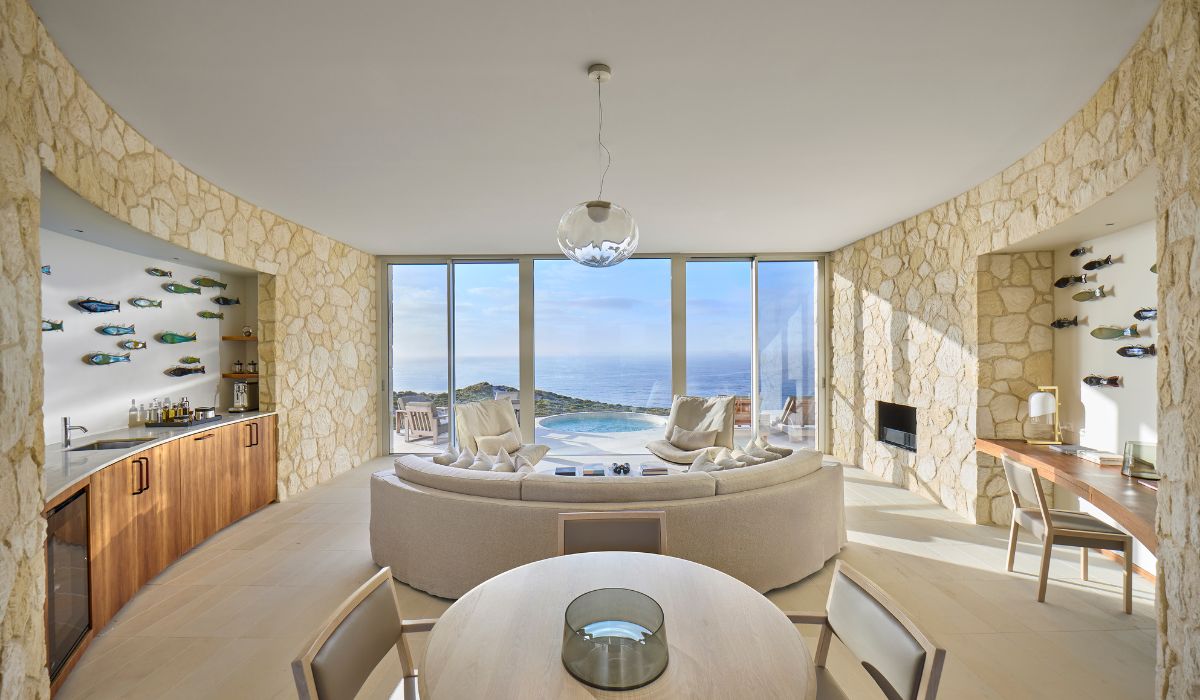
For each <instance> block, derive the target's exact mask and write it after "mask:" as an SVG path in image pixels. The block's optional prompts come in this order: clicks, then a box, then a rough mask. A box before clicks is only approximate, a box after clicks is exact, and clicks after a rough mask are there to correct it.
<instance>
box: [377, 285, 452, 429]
mask: <svg viewBox="0 0 1200 700" xmlns="http://www.w3.org/2000/svg"><path fill="white" fill-rule="evenodd" d="M389 268H390V272H391V287H390V293H391V302H392V304H391V306H392V337H391V365H392V372H391V374H392V377H391V379H392V387H391V392H392V416H391V426H392V451H393V452H441V451H442V450H443V449H445V446H446V441H447V440H448V439H449V434H448V433H449V427H450V425H449V419H448V404H447V401H446V398H447V387H448V386H449V385H450V380H449V370H448V368H447V353H448V349H447V342H446V340H447V339H446V324H447V322H448V314H447V312H448V309H447V301H446V266H445V265H444V264H436V265H426V264H413V265H391V266H389Z"/></svg>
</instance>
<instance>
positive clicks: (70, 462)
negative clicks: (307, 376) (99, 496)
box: [42, 411, 275, 503]
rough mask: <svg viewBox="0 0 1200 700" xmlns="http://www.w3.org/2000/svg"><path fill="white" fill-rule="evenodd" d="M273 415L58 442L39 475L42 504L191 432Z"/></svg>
mask: <svg viewBox="0 0 1200 700" xmlns="http://www.w3.org/2000/svg"><path fill="white" fill-rule="evenodd" d="M273 415H275V411H247V412H246V413H226V414H224V415H223V416H222V417H221V418H220V420H215V421H212V422H211V423H204V424H202V425H196V426H191V427H187V428H145V427H141V428H124V429H121V430H110V431H108V432H106V433H97V434H95V435H92V434H86V435H83V436H81V437H78V438H76V439H73V440H72V441H71V442H72V447H70V448H69V449H65V450H64V449H63V446H62V443H60V442H56V443H54V444H52V445H46V468H45V471H44V472H43V476H42V488H43V491H44V492H45V501H46V503H50V502H51V501H53V500H54V499H56V498H58V496H60V495H62V494H64V493H68V492H69V491H71V490H73V487H74V486H75V485H76V484H78V483H79V482H80V481H82V480H83V479H86V478H87V477H89V476H91V475H92V474H95V473H96V472H98V471H100V470H101V469H103V468H105V467H107V466H109V465H112V464H115V463H117V462H120V461H121V460H123V459H125V458H126V457H129V456H130V455H132V454H135V453H137V452H141V451H143V450H146V449H149V448H151V447H154V446H156V445H161V444H163V443H164V442H168V441H170V440H175V439H177V438H181V437H184V436H187V435H192V434H194V433H202V432H204V431H206V430H212V429H213V428H219V427H221V426H224V425H232V424H234V423H240V422H242V421H247V420H253V419H255V418H261V417H263V416H273ZM146 437H148V438H152V439H150V440H147V441H145V442H142V443H139V444H137V445H134V446H132V447H126V448H122V449H116V450H82V451H72V450H77V449H78V448H80V447H87V446H88V445H90V444H92V443H93V442H96V441H97V440H123V439H130V438H146Z"/></svg>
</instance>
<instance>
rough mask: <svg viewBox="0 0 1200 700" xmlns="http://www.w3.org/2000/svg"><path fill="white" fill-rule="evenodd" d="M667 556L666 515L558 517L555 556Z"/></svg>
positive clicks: (616, 513)
mask: <svg viewBox="0 0 1200 700" xmlns="http://www.w3.org/2000/svg"><path fill="white" fill-rule="evenodd" d="M581 552H646V553H648V554H666V553H667V513H666V511H662V510H618V511H608V512H589V513H559V514H558V554H559V556H561V555H563V554H579V553H581Z"/></svg>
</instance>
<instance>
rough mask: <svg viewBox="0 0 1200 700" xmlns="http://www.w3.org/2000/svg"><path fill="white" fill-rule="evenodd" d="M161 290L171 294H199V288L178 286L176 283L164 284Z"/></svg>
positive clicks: (184, 285)
mask: <svg viewBox="0 0 1200 700" xmlns="http://www.w3.org/2000/svg"><path fill="white" fill-rule="evenodd" d="M163 289H165V290H167V291H168V292H170V293H172V294H199V293H200V288H199V287H189V286H187V285H186V284H180V283H178V282H169V283H167V284H164V285H163Z"/></svg>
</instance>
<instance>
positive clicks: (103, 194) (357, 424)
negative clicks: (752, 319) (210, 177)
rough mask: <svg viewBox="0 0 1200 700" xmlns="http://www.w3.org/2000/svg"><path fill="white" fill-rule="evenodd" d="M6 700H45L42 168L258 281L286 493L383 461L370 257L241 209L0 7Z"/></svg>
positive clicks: (0, 439)
mask: <svg viewBox="0 0 1200 700" xmlns="http://www.w3.org/2000/svg"><path fill="white" fill-rule="evenodd" d="M0 114H2V115H3V124H0V267H2V268H3V274H2V275H0V392H2V395H3V401H2V402H0V455H3V458H2V459H3V461H2V462H0V698H4V699H7V698H18V697H19V698H42V697H46V696H47V695H48V693H49V687H48V679H47V675H46V669H45V630H44V620H43V617H42V615H43V606H44V603H45V589H44V588H45V571H44V563H43V553H42V549H43V540H44V536H45V535H44V530H45V522H44V520H43V519H42V518H41V509H42V503H43V496H42V485H41V477H42V465H43V461H44V451H43V444H42V443H43V440H42V416H41V395H42V386H41V384H42V365H41V336H40V333H41V331H40V323H39V320H40V317H39V314H40V293H41V292H40V279H39V274H38V265H39V263H38V260H39V251H38V217H39V192H40V177H41V170H42V168H45V169H46V170H48V171H50V172H52V173H53V174H54V175H55V176H56V177H58V178H59V179H60V180H62V181H63V182H64V183H66V184H67V185H68V186H69V187H71V188H72V189H73V190H75V191H76V192H78V193H79V194H80V195H82V196H83V197H84V198H86V199H88V200H89V201H91V202H92V203H94V204H95V205H96V206H98V207H99V208H101V209H103V210H104V211H106V212H108V213H109V214H111V215H113V216H115V217H117V218H119V219H121V220H123V221H126V222H128V223H129V224H131V225H133V226H134V227H136V228H139V229H141V230H143V231H146V232H148V233H150V234H153V235H154V236H157V237H159V238H162V239H164V240H169V241H171V242H172V243H175V244H177V245H180V246H182V247H184V248H187V249H189V250H193V251H195V252H198V253H202V254H204V255H208V256H210V257H213V258H216V259H219V260H225V261H228V262H231V263H234V264H237V265H242V266H245V267H248V268H252V269H255V270H258V271H259V272H260V273H261V274H260V275H259V299H260V308H259V324H260V326H259V333H260V337H261V340H260V343H259V345H260V348H259V353H260V364H261V367H262V372H263V374H264V384H263V386H262V391H263V394H262V399H263V403H264V405H266V406H268V407H270V408H273V409H274V410H277V411H278V412H279V460H280V462H279V490H280V494H281V495H287V494H294V493H297V492H299V491H301V490H303V489H305V488H308V487H310V486H312V485H314V484H316V483H318V482H320V481H323V480H325V479H328V478H329V477H331V476H333V475H334V474H336V473H338V472H341V471H344V470H346V469H349V468H350V467H352V466H354V465H356V464H358V463H360V462H361V461H363V460H366V459H369V458H371V457H373V456H375V455H376V454H377V452H378V438H377V434H376V428H377V424H376V421H375V420H373V419H371V418H370V416H372V415H373V413H374V411H375V410H376V409H375V407H376V406H377V393H376V392H377V387H378V370H377V367H376V365H377V360H376V358H377V357H378V349H377V314H378V309H377V289H376V280H377V277H376V274H377V273H376V263H375V260H374V258H373V257H372V256H370V255H368V254H366V253H363V252H361V251H359V250H356V249H354V248H351V247H349V246H347V245H344V244H342V243H339V242H337V241H335V240H332V239H330V238H328V237H326V236H323V235H321V234H319V233H316V232H315V231H312V230H310V229H307V228H305V227H303V226H300V225H298V224H296V223H293V222H291V221H288V220H286V219H284V218H282V217H279V216H277V215H275V214H273V213H271V212H269V211H266V210H263V209H261V208H259V207H257V206H255V205H253V204H251V203H250V202H247V201H245V200H243V199H239V198H238V197H236V196H235V195H233V194H231V193H229V192H226V191H224V190H222V189H220V188H219V187H217V186H216V185H214V184H212V183H210V182H208V181H206V180H205V179H204V178H202V177H199V176H198V175H196V174H195V173H193V172H192V171H190V170H188V169H187V168H186V167H184V166H183V165H182V164H181V163H179V162H177V161H175V160H173V159H172V158H171V157H170V156H168V155H167V154H166V153H164V152H162V151H161V150H159V149H158V148H156V147H155V146H154V145H153V144H151V143H149V142H147V141H146V139H145V138H143V137H142V136H141V135H140V134H139V133H138V132H137V131H136V130H135V129H134V128H133V127H131V126H130V125H129V124H127V123H126V122H125V121H124V120H123V119H122V118H121V117H120V115H118V114H116V113H115V112H113V110H112V109H110V108H109V107H108V105H107V104H105V102H104V100H103V99H101V98H100V96H98V95H97V94H96V93H95V91H93V90H92V89H91V88H90V87H89V86H88V85H87V84H86V83H85V82H84V81H83V79H82V78H81V77H80V76H79V74H78V73H77V72H76V71H75V69H74V68H73V67H72V66H71V64H70V63H69V62H68V61H67V60H66V58H65V57H64V56H63V54H62V53H61V52H60V51H59V50H58V47H57V46H55V44H54V42H53V41H52V40H51V39H50V37H49V36H48V35H47V33H46V30H45V28H44V27H43V26H42V24H41V22H39V21H38V19H37V17H36V16H35V14H34V12H33V10H32V9H31V8H30V7H29V5H28V4H27V3H26V1H25V0H0Z"/></svg>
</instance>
